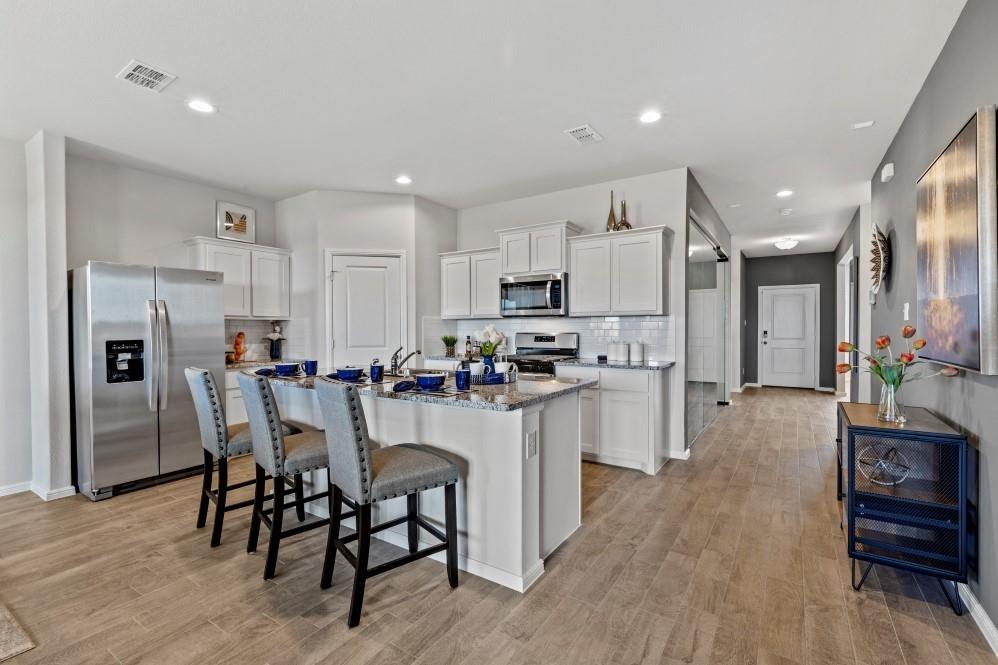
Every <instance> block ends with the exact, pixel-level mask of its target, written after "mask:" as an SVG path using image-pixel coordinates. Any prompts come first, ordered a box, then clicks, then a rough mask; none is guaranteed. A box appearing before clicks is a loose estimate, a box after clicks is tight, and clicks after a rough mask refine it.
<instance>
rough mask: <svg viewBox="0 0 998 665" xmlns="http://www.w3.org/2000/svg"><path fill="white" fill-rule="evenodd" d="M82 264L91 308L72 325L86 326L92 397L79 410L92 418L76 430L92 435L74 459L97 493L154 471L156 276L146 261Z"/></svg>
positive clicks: (156, 465) (156, 462)
mask: <svg viewBox="0 0 998 665" xmlns="http://www.w3.org/2000/svg"><path fill="white" fill-rule="evenodd" d="M85 270H87V271H88V273H89V274H88V279H86V280H84V281H85V282H87V284H86V285H85V288H88V289H89V293H88V295H89V304H90V306H89V307H88V308H86V311H83V312H79V314H82V316H83V319H84V320H76V321H74V325H75V326H85V327H87V328H89V342H90V344H89V358H90V363H89V364H90V367H89V374H90V395H89V398H90V399H89V403H85V404H81V405H80V411H78V413H81V414H82V415H83V416H84V417H86V416H89V418H88V420H89V427H84V428H81V433H85V432H87V431H89V433H90V436H89V437H88V441H84V442H82V445H81V446H80V450H81V451H86V449H87V448H88V447H89V459H82V458H81V459H80V460H79V464H81V465H82V464H89V465H90V469H89V470H90V472H91V481H90V485H91V488H92V490H93V491H96V490H98V489H100V488H109V487H111V486H112V485H118V484H121V483H127V482H131V481H133V480H140V479H142V478H149V477H152V476H155V475H157V474H158V473H159V457H158V455H157V447H158V437H157V401H156V387H157V376H156V375H157V362H156V343H157V340H156V334H155V333H156V330H157V324H156V307H155V302H156V279H155V272H154V269H153V268H151V267H146V266H126V265H117V264H112V263H99V262H91V263H90V264H89V265H88V266H87V268H85ZM84 337H85V335H84ZM80 397H84V398H86V395H85V394H84V395H81V396H78V399H79V398H80ZM88 410H89V414H87V411H88ZM84 454H85V453H84Z"/></svg>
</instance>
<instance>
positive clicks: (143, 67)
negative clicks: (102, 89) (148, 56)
mask: <svg viewBox="0 0 998 665" xmlns="http://www.w3.org/2000/svg"><path fill="white" fill-rule="evenodd" d="M115 78H119V79H121V80H122V81H128V82H129V83H134V84H135V85H137V86H139V87H140V88H145V89H147V90H152V91H154V92H160V91H161V90H162V89H163V88H165V87H166V86H168V85H170V84H171V83H173V80H174V79H175V78H177V77H176V76H174V75H173V74H167V73H166V72H164V71H161V70H159V69H156V68H155V67H150V66H149V65H147V64H145V63H142V62H139V61H138V60H132V61H131V62H129V63H128V64H127V65H125V67H124V69H122V70H121V71H120V72H118V75H117V76H116V77H115Z"/></svg>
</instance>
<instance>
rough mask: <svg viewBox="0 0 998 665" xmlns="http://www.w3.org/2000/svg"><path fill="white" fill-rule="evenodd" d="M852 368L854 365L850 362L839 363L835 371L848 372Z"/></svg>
mask: <svg viewBox="0 0 998 665" xmlns="http://www.w3.org/2000/svg"><path fill="white" fill-rule="evenodd" d="M851 369H852V365H850V364H849V363H839V364H838V365H836V366H835V371H836V372H838V373H839V374H847V373H848V372H849V371H850V370H851Z"/></svg>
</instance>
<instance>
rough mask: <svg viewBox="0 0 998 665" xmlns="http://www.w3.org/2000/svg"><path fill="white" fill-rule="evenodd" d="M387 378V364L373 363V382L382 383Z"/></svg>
mask: <svg viewBox="0 0 998 665" xmlns="http://www.w3.org/2000/svg"><path fill="white" fill-rule="evenodd" d="M384 378H385V366H384V365H382V364H381V363H376V364H372V365H371V383H381V381H382V380H383V379H384Z"/></svg>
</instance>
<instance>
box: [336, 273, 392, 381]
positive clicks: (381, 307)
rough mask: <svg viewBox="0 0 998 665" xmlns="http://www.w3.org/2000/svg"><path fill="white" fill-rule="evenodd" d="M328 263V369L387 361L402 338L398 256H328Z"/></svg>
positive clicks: (362, 365)
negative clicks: (330, 364) (330, 293)
mask: <svg viewBox="0 0 998 665" xmlns="http://www.w3.org/2000/svg"><path fill="white" fill-rule="evenodd" d="M331 264H332V270H331V271H330V279H331V281H332V289H331V292H332V303H331V307H330V310H331V312H332V321H331V324H332V325H331V328H332V338H331V339H330V357H331V358H332V365H333V367H342V366H344V365H355V366H358V367H367V366H368V365H369V364H370V363H371V361H372V360H373V359H374V358H377V359H379V360H380V361H381V362H383V363H384V364H385V365H387V364H388V363H389V361H390V359H391V357H392V354H393V353H395V350H396V349H398V348H399V347H400V346H402V345H403V341H402V340H403V339H404V338H405V335H404V328H405V310H404V306H405V305H404V298H403V293H402V270H403V267H402V264H403V260H402V257H400V256H369V255H347V254H333V255H332V261H331ZM406 352H408V349H407V350H406Z"/></svg>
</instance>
